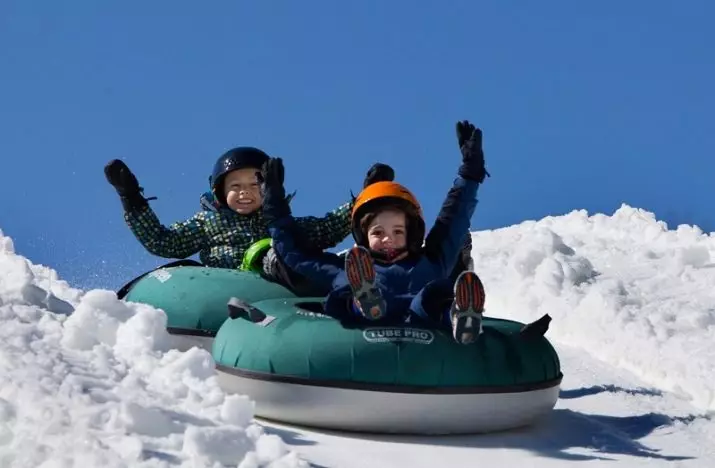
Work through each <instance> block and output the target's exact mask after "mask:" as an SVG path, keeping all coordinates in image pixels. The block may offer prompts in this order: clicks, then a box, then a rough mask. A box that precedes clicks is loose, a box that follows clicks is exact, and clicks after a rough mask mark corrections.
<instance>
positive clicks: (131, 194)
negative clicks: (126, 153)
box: [104, 159, 149, 211]
mask: <svg viewBox="0 0 715 468" xmlns="http://www.w3.org/2000/svg"><path fill="white" fill-rule="evenodd" d="M104 175H105V176H106V177H107V181H108V182H109V183H110V184H112V186H113V187H114V189H115V190H116V191H117V193H118V194H119V198H120V199H121V200H122V206H123V207H124V209H125V210H126V211H136V210H138V209H140V208H144V207H146V206H148V205H149V203H148V202H147V199H146V198H144V196H143V195H142V191H143V189H142V188H141V187H139V182H137V178H136V177H135V176H134V174H132V171H131V170H129V168H128V167H127V165H126V164H124V162H123V161H120V160H119V159H113V160H111V161H110V162H109V164H107V165H106V166H104Z"/></svg>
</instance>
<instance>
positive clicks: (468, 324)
mask: <svg viewBox="0 0 715 468" xmlns="http://www.w3.org/2000/svg"><path fill="white" fill-rule="evenodd" d="M484 301H485V295H484V285H483V284H482V281H481V280H480V279H479V276H477V274H476V273H474V272H473V271H464V272H462V273H461V274H460V275H459V276H458V277H457V281H455V283H454V302H452V307H451V309H450V311H449V316H450V321H451V322H452V334H453V335H454V339H455V340H456V341H457V343H461V344H470V343H473V342H474V341H476V340H477V338H479V335H481V334H482V313H483V312H484Z"/></svg>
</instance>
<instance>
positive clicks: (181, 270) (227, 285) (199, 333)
mask: <svg viewBox="0 0 715 468" xmlns="http://www.w3.org/2000/svg"><path fill="white" fill-rule="evenodd" d="M118 296H119V298H120V299H125V300H127V301H132V302H141V303H144V304H149V305H151V306H154V307H156V308H157V309H162V310H163V311H164V312H165V313H166V316H167V330H168V331H169V333H170V334H172V335H175V336H177V337H178V338H180V341H181V342H182V343H181V344H180V345H179V348H180V349H188V348H189V347H191V346H193V345H198V346H201V347H204V348H207V349H211V343H212V341H213V337H214V336H215V335H216V332H217V331H218V330H219V328H220V327H221V325H222V324H223V323H224V321H226V319H227V318H228V309H227V304H228V302H229V300H230V299H231V297H238V298H241V299H243V300H244V301H247V302H256V301H261V300H265V299H275V298H294V297H296V296H295V295H294V294H293V293H292V292H291V291H290V290H288V289H287V288H285V287H283V286H281V285H279V284H277V283H273V282H270V281H266V280H265V279H263V278H262V277H261V276H260V275H258V274H257V273H254V272H250V271H240V270H233V269H227V268H212V267H205V266H199V265H197V264H195V263H173V264H169V265H166V266H164V267H161V268H158V269H156V270H153V271H151V272H149V273H147V274H145V275H142V276H140V277H139V278H137V279H135V280H133V281H132V282H131V283H129V284H128V285H127V286H125V287H124V288H122V290H121V291H120V292H119V293H118Z"/></svg>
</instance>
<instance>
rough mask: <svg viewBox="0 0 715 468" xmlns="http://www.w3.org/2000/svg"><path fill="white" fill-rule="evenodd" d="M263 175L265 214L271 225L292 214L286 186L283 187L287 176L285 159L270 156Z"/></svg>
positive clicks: (262, 172) (264, 166)
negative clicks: (284, 166)
mask: <svg viewBox="0 0 715 468" xmlns="http://www.w3.org/2000/svg"><path fill="white" fill-rule="evenodd" d="M261 176H262V178H263V216H264V217H265V219H266V222H267V223H268V225H269V226H270V225H271V224H272V223H273V222H275V221H277V220H279V219H281V218H285V217H286V216H290V215H291V211H290V205H289V204H288V200H287V199H286V191H285V187H283V180H284V178H285V170H284V168H283V159H281V158H270V159H269V160H268V161H266V163H265V164H264V165H263V169H262V171H261Z"/></svg>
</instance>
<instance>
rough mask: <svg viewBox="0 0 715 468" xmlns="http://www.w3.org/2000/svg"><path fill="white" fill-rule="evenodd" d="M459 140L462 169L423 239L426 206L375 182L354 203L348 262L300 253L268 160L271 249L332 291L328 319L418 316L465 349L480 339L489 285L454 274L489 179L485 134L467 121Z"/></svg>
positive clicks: (278, 170)
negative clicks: (482, 187)
mask: <svg viewBox="0 0 715 468" xmlns="http://www.w3.org/2000/svg"><path fill="white" fill-rule="evenodd" d="M457 137H458V141H459V146H460V150H461V153H462V164H461V165H460V167H459V171H458V175H457V177H456V179H455V181H454V184H453V185H452V188H451V189H450V190H449V193H448V194H447V197H446V199H445V201H444V203H443V205H442V208H441V210H440V213H439V215H438V217H437V220H436V222H435V224H434V226H433V227H432V229H431V230H430V232H429V234H428V235H427V237H426V239H425V222H424V219H423V215H422V209H421V207H420V204H419V202H418V201H417V199H416V198H415V197H414V195H412V193H411V192H410V191H409V190H408V189H406V188H405V187H403V186H402V185H400V184H398V183H395V182H391V181H382V182H376V183H374V184H371V185H369V186H367V187H365V188H364V189H363V191H362V192H361V193H360V194H359V195H358V197H357V198H356V199H355V202H354V206H353V210H352V234H353V237H354V238H355V243H356V245H355V247H353V248H352V249H350V250H349V251H348V253H347V255H346V257H345V259H344V260H343V259H342V258H341V257H339V256H337V255H335V254H331V253H327V252H322V253H314V252H306V251H304V250H302V249H300V248H299V245H300V239H298V236H300V233H299V230H296V229H295V221H294V220H293V217H292V216H291V213H290V207H289V206H288V204H287V203H286V202H285V189H284V188H283V178H284V177H283V171H284V169H283V162H282V160H281V159H279V158H272V159H270V160H269V161H268V162H267V163H266V165H265V166H264V168H263V178H264V181H265V182H264V191H265V199H264V213H265V216H266V220H267V222H268V231H269V232H270V233H271V237H272V239H273V248H274V250H275V252H276V253H277V255H278V256H279V257H280V259H281V260H282V262H283V263H284V264H285V265H286V266H287V267H288V268H290V269H292V270H293V271H296V272H298V273H300V274H302V275H304V276H305V277H306V278H309V279H310V281H313V282H315V283H316V284H320V285H323V286H325V287H328V286H330V287H331V288H332V290H331V292H330V293H329V294H328V297H327V301H326V304H325V313H326V314H327V315H331V316H333V317H335V318H338V319H341V320H344V319H348V320H349V319H353V318H356V319H358V320H360V321H367V322H374V321H378V320H379V321H380V322H381V323H385V322H404V321H405V320H407V319H408V318H409V319H411V318H412V317H414V318H420V319H424V320H427V321H429V322H432V323H436V324H441V325H446V326H449V327H451V329H452V333H453V336H454V339H455V340H456V341H457V342H459V343H462V344H468V343H471V342H473V341H475V340H476V339H477V338H478V337H479V335H480V334H481V332H482V327H481V322H482V311H483V307H484V301H485V294H484V287H483V285H482V283H481V281H480V280H479V277H478V276H477V275H476V274H475V273H474V272H472V271H464V272H462V273H460V275H459V276H458V277H457V279H456V281H453V280H451V279H450V278H449V277H450V274H451V273H452V270H453V268H454V266H455V264H456V263H457V261H458V259H459V256H460V254H461V249H462V246H463V244H464V242H465V240H466V236H468V235H469V224H470V219H471V217H472V214H473V213H474V209H475V207H476V204H477V198H476V194H477V188H478V186H479V184H481V183H482V182H483V181H484V178H485V176H487V175H489V174H488V173H487V171H486V169H485V167H484V153H483V151H482V132H481V130H480V129H478V128H475V127H474V125H472V124H471V123H469V122H468V121H463V122H459V123H457ZM423 244H424V245H423Z"/></svg>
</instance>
